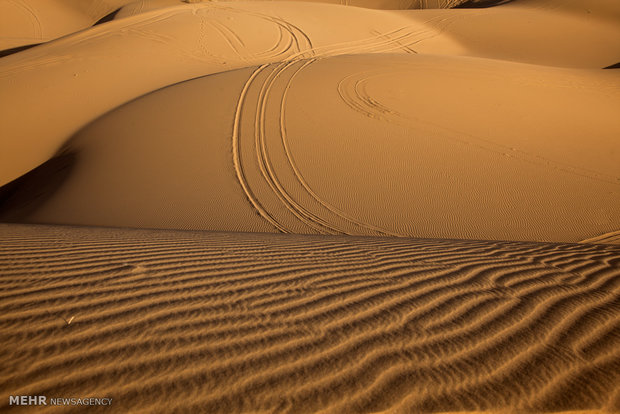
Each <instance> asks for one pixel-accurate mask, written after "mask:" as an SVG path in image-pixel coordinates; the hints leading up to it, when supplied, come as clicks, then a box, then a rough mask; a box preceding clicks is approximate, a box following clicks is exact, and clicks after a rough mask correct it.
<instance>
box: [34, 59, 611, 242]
mask: <svg viewBox="0 0 620 414" xmlns="http://www.w3.org/2000/svg"><path fill="white" fill-rule="evenodd" d="M481 73H484V76H480V74H481ZM606 73H609V72H606ZM567 85H579V88H567V87H566V86H567ZM500 88H501V92H499V94H498V90H500ZM618 88H619V84H618V79H617V77H615V76H613V74H611V73H609V76H607V77H605V78H603V77H601V76H598V75H597V76H596V77H592V78H590V79H589V78H588V77H587V76H584V74H583V73H582V72H581V71H570V70H564V69H555V68H546V69H543V68H540V67H532V66H528V65H520V64H513V63H507V62H494V61H486V60H479V59H463V58H446V57H444V58H441V57H425V56H419V55H416V54H415V53H413V51H412V53H411V54H410V55H383V56H382V58H381V59H380V60H377V59H375V57H374V56H373V55H356V56H341V57H332V58H324V59H301V60H298V61H291V62H286V63H282V64H274V65H263V66H260V67H255V68H248V69H243V70H240V71H231V72H227V73H225V74H217V75H212V76H209V77H204V78H200V79H196V80H192V81H188V82H185V83H181V84H178V85H175V86H173V87H169V88H166V89H163V90H161V91H158V92H155V93H153V94H150V95H148V96H146V97H143V98H140V99H138V100H136V101H134V102H132V103H130V104H128V105H125V106H123V107H122V108H120V109H118V110H116V111H113V112H112V113H110V114H109V115H106V116H105V117H103V118H101V119H100V120H98V121H97V122H95V123H93V124H92V125H90V126H89V127H88V128H86V129H84V130H83V131H82V132H80V133H79V134H78V135H77V136H76V137H75V138H74V139H73V140H72V141H71V142H70V143H69V144H68V147H70V148H72V150H73V151H76V153H77V157H78V159H79V160H80V161H79V162H78V164H77V166H76V167H75V170H74V173H73V174H72V175H71V177H69V178H68V180H67V181H66V183H65V184H64V185H63V187H62V188H61V189H60V190H59V191H58V192H57V193H56V194H55V195H53V196H52V198H51V199H50V200H49V201H48V202H46V203H45V204H43V205H42V206H41V207H40V208H39V209H38V210H37V211H35V212H34V213H32V214H31V215H30V216H28V217H27V220H30V221H34V222H47V223H73V224H86V225H119V224H122V225H124V226H130V227H157V228H187V229H206V230H235V231H255V230H259V231H280V232H286V233H325V234H357V235H388V236H389V235H392V236H394V235H395V236H418V237H457V238H474V239H513V240H549V241H573V242H575V241H579V240H582V239H586V238H591V237H595V236H598V235H600V234H603V233H607V232H610V231H615V230H617V227H616V224H615V223H618V222H619V221H620V207H619V206H620V204H618V199H619V197H620V180H619V177H620V170H619V165H618V163H617V162H616V161H617V159H616V157H615V155H614V154H617V153H618V152H619V151H620V147H619V146H620V142H618V140H617V139H616V137H617V136H619V135H620V121H618V119H617V117H616V115H615V114H617V112H618V110H620V101H618V98H617V96H614V95H609V94H608V93H607V92H606V91H609V90H618ZM474 91H475V92H474ZM309 107H311V108H313V110H312V111H308V109H307V108H309ZM571 113H580V114H581V117H580V118H568V119H567V118H566V114H571ZM446 119H450V123H449V124H446V123H445V120H446ZM525 120H527V122H524V121H525ZM499 131H501V132H499ZM586 135H588V136H591V137H592V138H591V139H590V140H589V141H587V142H585V141H583V140H582V139H581V138H582V137H583V136H586ZM93 189H96V191H93Z"/></svg>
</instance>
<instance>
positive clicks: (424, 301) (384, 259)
mask: <svg viewBox="0 0 620 414" xmlns="http://www.w3.org/2000/svg"><path fill="white" fill-rule="evenodd" d="M0 231H2V234H3V239H4V240H3V243H2V245H0V268H1V269H2V270H1V271H0V274H1V276H2V277H1V278H0V286H1V288H0V292H1V293H0V297H1V298H2V300H1V302H0V303H1V305H0V309H1V312H0V315H1V316H0V324H1V326H2V335H3V338H4V339H3V353H2V356H1V361H2V363H1V364H0V366H1V367H2V370H3V374H2V385H1V386H0V390H1V393H0V394H1V398H0V404H2V406H3V408H2V409H6V408H8V407H7V405H6V404H7V397H6V396H7V395H8V394H18V395H20V394H32V395H50V396H51V395H58V396H63V395H69V394H70V395H76V396H78V395H79V396H82V395H84V396H86V395H96V396H99V397H103V396H106V397H112V398H113V399H114V402H113V407H112V409H113V410H114V412H121V411H123V412H124V411H126V410H136V411H153V412H162V413H163V412H173V411H174V410H175V409H176V410H180V411H183V412H197V411H200V412H209V413H230V412H290V413H305V412H330V413H358V412H383V411H385V412H396V413H398V412H401V413H423V412H443V411H463V410H466V411H474V410H480V411H492V410H503V411H504V412H508V411H510V410H522V412H542V411H562V410H575V409H581V410H586V409H608V410H620V335H618V332H619V327H618V320H619V317H620V302H619V299H618V288H619V286H620V285H619V281H620V268H619V263H620V249H619V248H618V247H612V246H605V245H592V244H590V245H575V244H540V243H514V242H483V241H457V240H422V239H396V238H386V237H380V238H354V237H343V236H340V237H336V236H291V235H270V234H241V233H239V234H234V233H199V232H161V231H159V232H154V231H147V230H142V231H136V230H120V229H80V228H70V227H41V226H20V225H2V226H0ZM69 321H70V323H68V322H69Z"/></svg>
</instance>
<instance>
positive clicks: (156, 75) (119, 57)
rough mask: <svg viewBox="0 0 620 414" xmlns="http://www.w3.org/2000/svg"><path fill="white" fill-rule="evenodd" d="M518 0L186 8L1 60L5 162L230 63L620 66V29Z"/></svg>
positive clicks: (35, 158) (25, 167)
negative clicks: (390, 58)
mask: <svg viewBox="0 0 620 414" xmlns="http://www.w3.org/2000/svg"><path fill="white" fill-rule="evenodd" d="M512 5H513V3H509V4H506V5H503V6H500V7H496V8H490V9H476V10H448V11H442V10H440V11H433V10H405V11H381V10H368V9H363V8H358V7H344V6H338V5H329V4H311V3H296V2H293V3H291V2H268V3H265V2H233V3H196V4H183V5H181V6H175V7H169V8H165V9H161V10H153V11H150V12H146V13H142V14H140V15H137V16H133V17H127V18H123V19H120V20H117V21H113V22H109V23H107V24H106V25H100V26H96V27H94V28H92V29H89V30H87V31H83V32H80V33H77V34H75V35H72V36H68V37H65V38H62V39H59V40H57V41H54V42H50V43H49V44H46V45H42V46H38V47H36V48H32V49H29V50H26V51H23V52H20V53H18V54H14V55H11V56H7V57H4V58H1V59H0V85H1V88H0V122H1V123H2V125H3V126H4V128H5V130H6V131H7V133H6V137H5V139H4V140H3V141H2V142H1V143H0V145H2V147H1V148H0V150H2V152H3V153H6V154H14V155H15V154H19V156H11V157H7V159H6V160H4V162H3V163H2V164H0V183H2V184H5V183H7V182H9V181H11V180H14V179H16V178H17V177H19V176H20V175H22V174H24V173H26V172H27V171H29V170H31V169H32V168H35V167H36V166H37V165H40V164H42V163H43V162H45V161H46V160H47V159H49V157H51V156H52V155H53V154H54V152H55V151H56V150H58V149H59V148H60V147H61V146H62V144H63V143H64V142H65V141H66V140H67V139H68V138H69V137H70V136H71V135H72V134H73V133H75V132H77V131H78V130H79V128H81V127H83V126H84V125H85V124H87V123H88V122H90V121H92V120H94V119H96V118H97V117H98V116H100V115H102V114H104V113H105V112H107V111H109V110H111V109H114V108H115V107H117V106H119V105H121V104H123V103H125V102H127V101H129V100H131V99H134V98H137V97H139V96H141V95H143V94H146V93H149V92H151V91H153V90H156V89H158V88H161V87H164V86H168V85H171V84H174V83H177V82H180V81H183V80H187V79H191V78H194V77H198V76H203V75H207V74H211V73H218V72H223V71H226V70H231V69H238V68H243V67H248V66H252V65H261V64H265V63H277V62H280V61H283V60H291V59H295V58H299V57H323V56H333V55H338V54H352V53H369V52H372V53H384V52H390V53H393V52H400V53H412V50H413V51H415V52H417V53H420V54H443V55H455V56H463V55H472V56H478V57H486V58H493V59H509V60H513V61H522V62H527V63H533V62H535V61H536V60H540V63H542V64H544V65H556V66H569V67H571V66H581V67H584V66H585V67H589V68H602V67H605V66H608V65H610V64H613V63H615V62H617V60H618V50H619V48H620V40H618V39H620V26H619V25H617V24H616V25H613V24H609V23H606V22H602V21H600V20H597V19H593V20H592V21H585V22H582V21H581V20H579V19H578V18H574V17H572V15H571V14H570V13H569V14H567V13H562V12H561V11H556V12H553V11H551V12H549V11H546V9H545V10H542V11H539V10H537V9H531V10H530V9H523V8H517V10H513V9H514V7H513V8H511V9H508V6H511V7H512ZM446 13H449V14H446ZM511 16H512V17H511ZM540 16H542V17H540ZM343 21H346V22H347V24H346V25H343V24H342V22H343ZM524 21H526V22H528V28H527V30H526V31H525V34H524V33H523V30H522V28H521V25H522V22H524ZM257 33H259V34H260V35H257ZM476 33H481V35H477V34H476ZM554 33H557V35H555V34H554ZM519 37H522V38H523V40H522V41H520V40H519ZM120 38H122V39H123V41H122V42H120V41H119V39H120ZM593 44H596V47H592V46H591V45H593ZM567 45H570V46H567ZM153 68H157V70H153ZM41 91H44V92H45V93H43V94H42V93H41ZM76 97H82V98H80V99H76Z"/></svg>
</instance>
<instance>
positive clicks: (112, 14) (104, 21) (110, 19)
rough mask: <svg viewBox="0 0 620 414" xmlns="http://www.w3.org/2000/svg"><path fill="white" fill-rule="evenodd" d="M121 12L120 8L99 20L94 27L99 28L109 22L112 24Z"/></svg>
mask: <svg viewBox="0 0 620 414" xmlns="http://www.w3.org/2000/svg"><path fill="white" fill-rule="evenodd" d="M119 11H121V9H120V8H118V9H116V10H114V11H113V12H112V13H110V14H106V15H105V16H103V17H102V18H101V19H99V20H97V21H96V22H95V24H93V26H97V25H98V24H102V23H107V22H111V21H112V20H114V17H116V15H117V14H118V12H119Z"/></svg>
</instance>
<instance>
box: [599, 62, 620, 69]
mask: <svg viewBox="0 0 620 414" xmlns="http://www.w3.org/2000/svg"><path fill="white" fill-rule="evenodd" d="M603 69H620V62H618V63H614V64H613V65H609V66H605V67H604V68H603Z"/></svg>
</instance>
